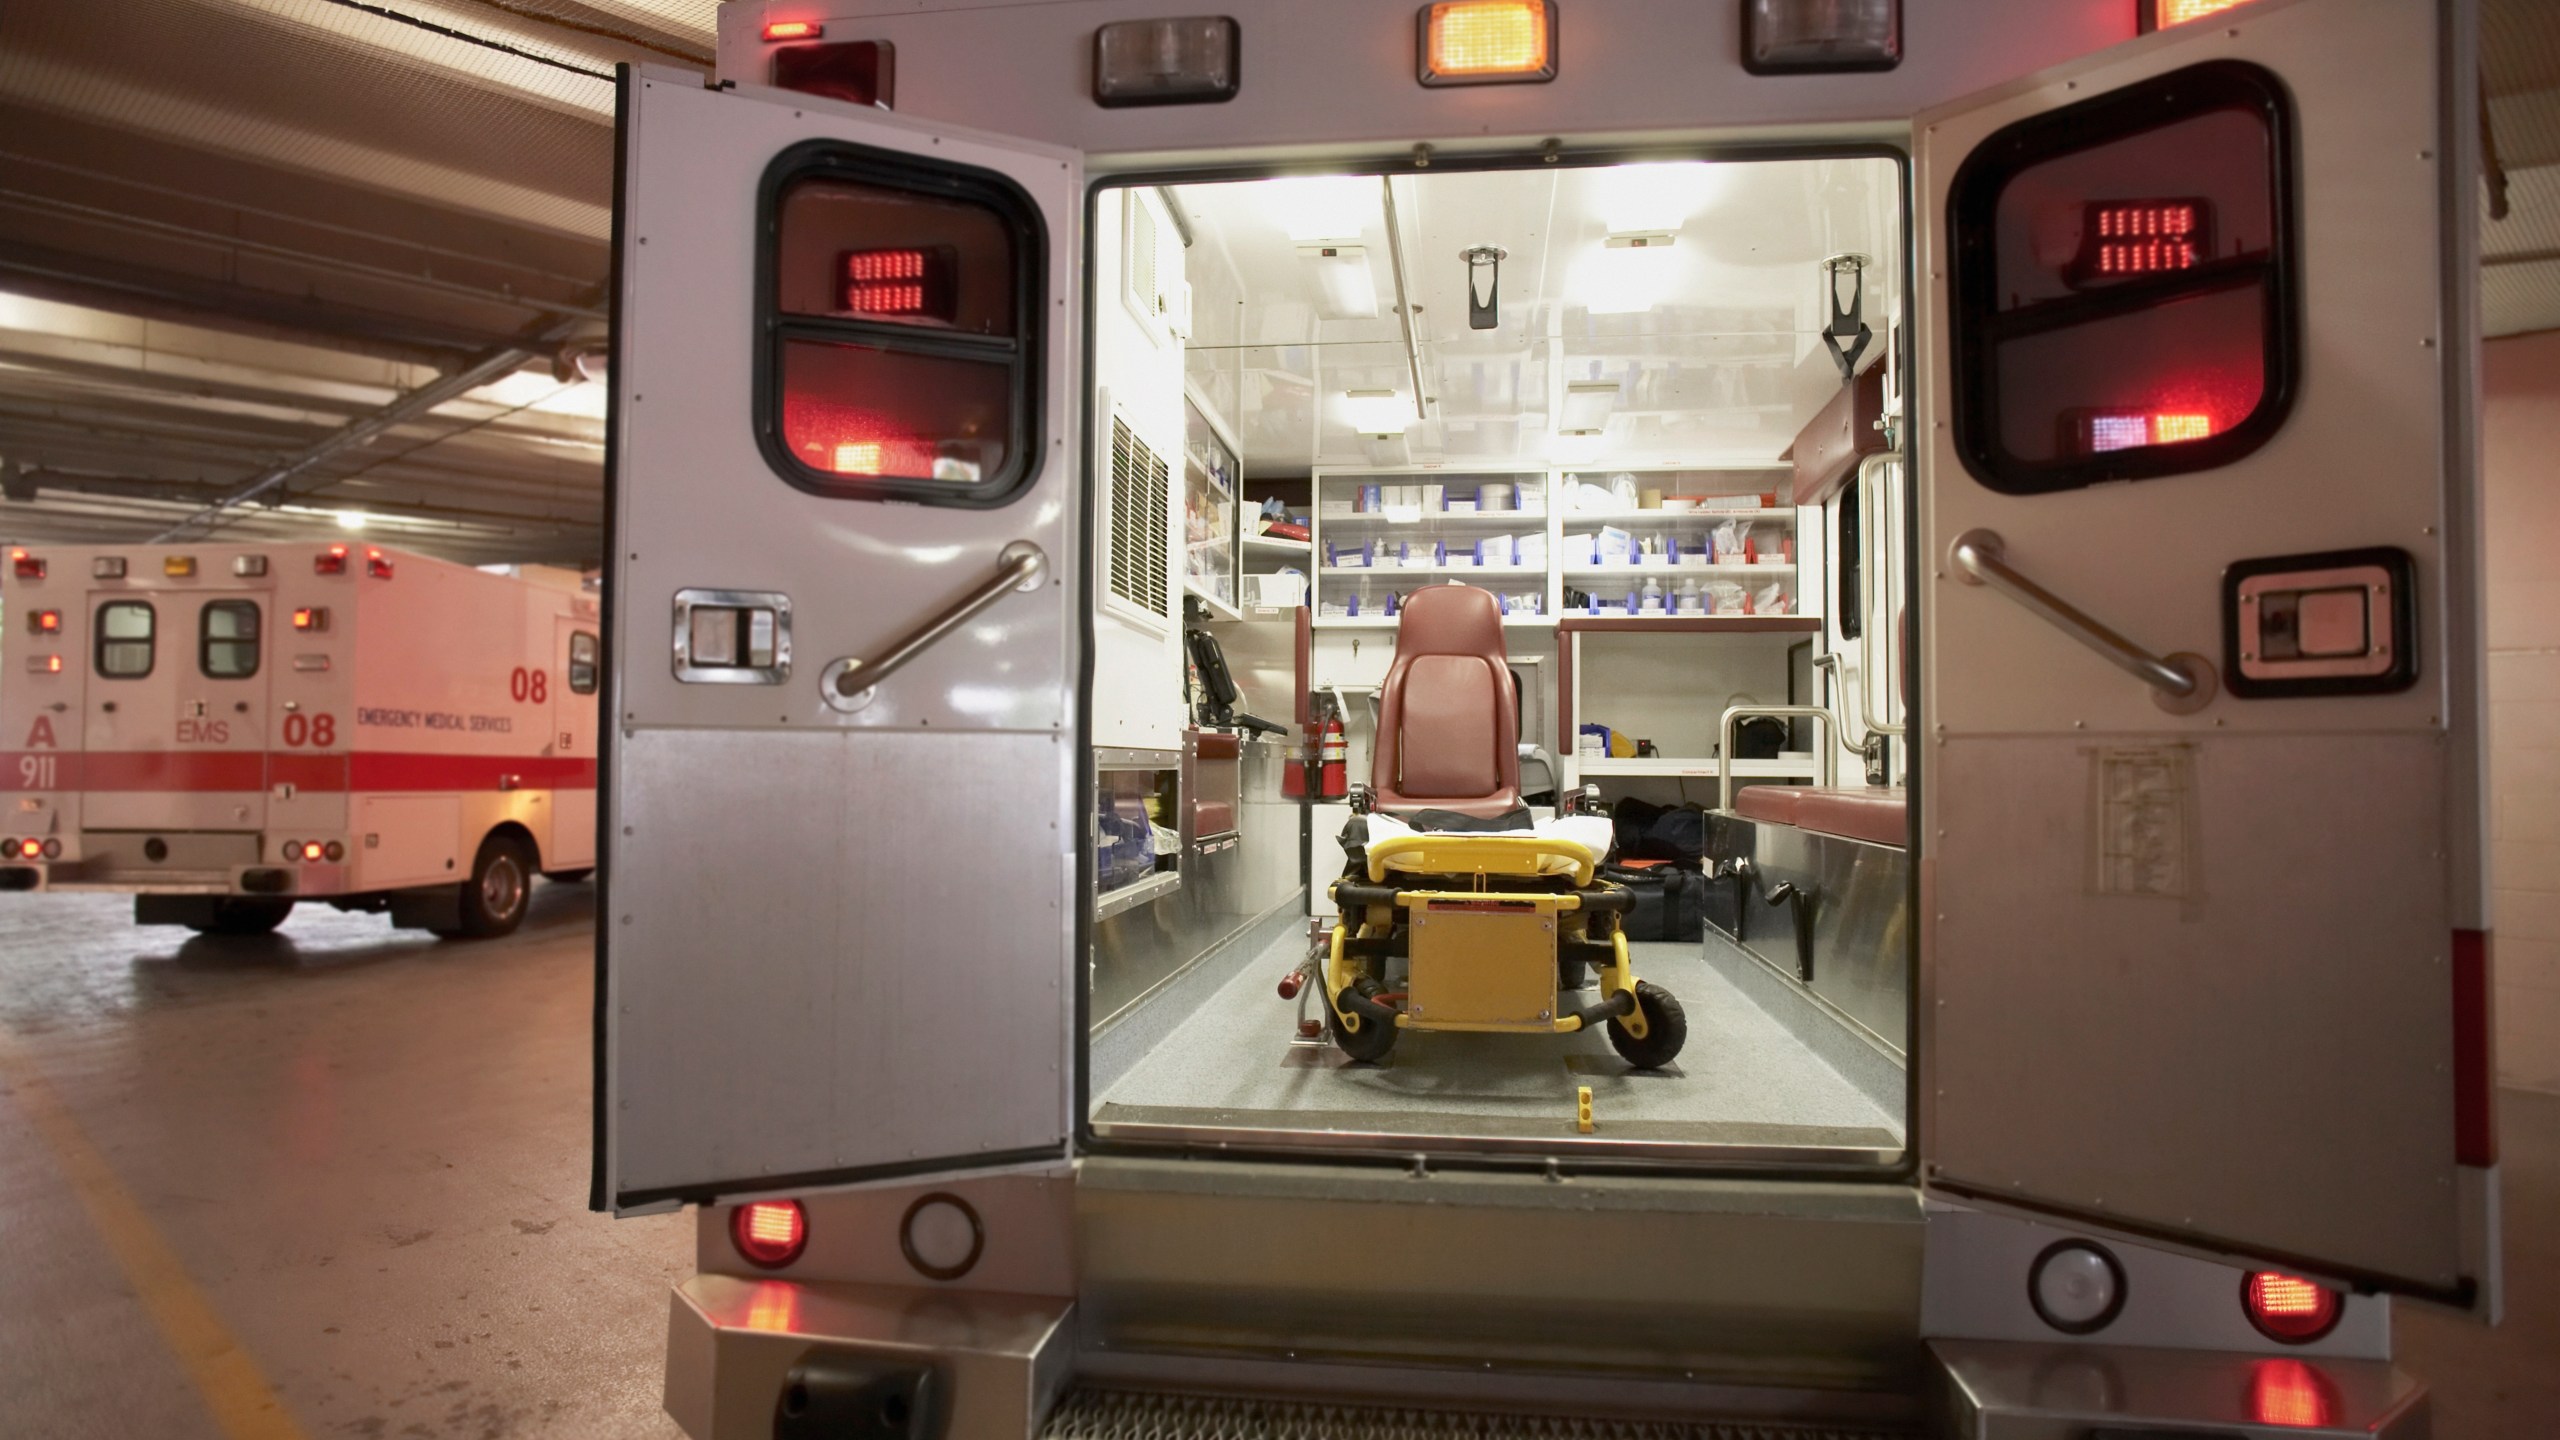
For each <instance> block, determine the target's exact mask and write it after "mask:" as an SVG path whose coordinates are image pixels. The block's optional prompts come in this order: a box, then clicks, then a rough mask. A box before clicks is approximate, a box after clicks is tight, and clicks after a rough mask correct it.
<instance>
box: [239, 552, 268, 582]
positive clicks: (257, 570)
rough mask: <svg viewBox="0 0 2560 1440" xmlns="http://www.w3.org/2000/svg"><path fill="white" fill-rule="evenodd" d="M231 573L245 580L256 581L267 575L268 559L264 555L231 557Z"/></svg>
mask: <svg viewBox="0 0 2560 1440" xmlns="http://www.w3.org/2000/svg"><path fill="white" fill-rule="evenodd" d="M231 573H232V574H234V575H237V576H239V577H241V578H242V579H244V580H249V579H255V578H257V577H258V576H260V575H264V574H266V573H267V557H266V556H264V555H234V556H232V557H231Z"/></svg>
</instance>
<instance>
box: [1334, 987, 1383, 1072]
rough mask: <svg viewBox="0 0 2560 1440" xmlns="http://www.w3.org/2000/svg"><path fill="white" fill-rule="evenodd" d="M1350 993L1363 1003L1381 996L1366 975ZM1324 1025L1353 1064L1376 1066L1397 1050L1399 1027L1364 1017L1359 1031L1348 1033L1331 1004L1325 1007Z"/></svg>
mask: <svg viewBox="0 0 2560 1440" xmlns="http://www.w3.org/2000/svg"><path fill="white" fill-rule="evenodd" d="M1351 992H1352V993H1353V994H1355V995H1358V996H1359V997H1360V998H1361V999H1363V1000H1367V999H1371V998H1374V997H1375V996H1376V995H1377V993H1378V982H1377V981H1375V980H1372V979H1370V978H1369V977H1368V976H1366V975H1362V976H1359V977H1358V978H1356V979H1354V980H1353V981H1352V982H1351ZM1324 1023H1325V1028H1326V1029H1328V1030H1330V1031H1332V1032H1333V1043H1334V1044H1336V1045H1339V1046H1341V1047H1342V1053H1343V1054H1345V1055H1348V1056H1350V1057H1351V1058H1352V1059H1354V1060H1367V1061H1370V1062H1372V1063H1375V1062H1377V1061H1380V1060H1384V1059H1386V1058H1387V1052H1388V1051H1390V1050H1393V1049H1394V1048H1396V1027H1395V1026H1393V1025H1380V1024H1378V1023H1377V1022H1376V1021H1373V1020H1370V1019H1368V1018H1367V1017H1366V1016H1363V1017H1361V1020H1360V1028H1359V1029H1358V1030H1351V1029H1346V1028H1345V1027H1344V1026H1343V1023H1342V1012H1340V1011H1339V1010H1336V1009H1334V1008H1333V1006H1331V1005H1329V1004H1328V1005H1326V1006H1325V1007H1324Z"/></svg>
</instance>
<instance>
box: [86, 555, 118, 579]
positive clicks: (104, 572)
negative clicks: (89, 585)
mask: <svg viewBox="0 0 2560 1440" xmlns="http://www.w3.org/2000/svg"><path fill="white" fill-rule="evenodd" d="M89 578H90V579H92V580H121V579H123V578H124V557H123V556H121V555H101V556H99V557H98V558H96V559H95V560H92V561H90V562H89Z"/></svg>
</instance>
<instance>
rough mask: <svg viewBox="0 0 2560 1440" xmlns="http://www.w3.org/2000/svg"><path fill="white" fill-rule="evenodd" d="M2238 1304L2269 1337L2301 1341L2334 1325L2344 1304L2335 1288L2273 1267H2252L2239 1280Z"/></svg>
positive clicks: (2329, 1329)
mask: <svg viewBox="0 0 2560 1440" xmlns="http://www.w3.org/2000/svg"><path fill="white" fill-rule="evenodd" d="M2240 1308H2241V1309H2242V1310H2244V1311H2246V1312H2248V1316H2249V1323H2250V1324H2252V1325H2254V1326H2256V1327H2258V1333H2259V1334H2261V1335H2264V1336H2266V1337H2267V1338H2268V1339H2270V1340H2281V1341H2283V1342H2284V1343H2285V1344H2288V1345H2301V1344H2306V1343H2308V1342H2310V1341H2313V1340H2317V1339H2319V1338H2320V1337H2321V1336H2323V1335H2326V1334H2328V1333H2329V1332H2330V1331H2331V1330H2334V1329H2336V1328H2337V1325H2338V1317H2339V1315H2340V1314H2341V1313H2342V1312H2343V1311H2344V1309H2345V1306H2344V1305H2343V1304H2342V1303H2341V1302H2340V1300H2339V1299H2338V1292H2337V1291H2335V1290H2332V1289H2330V1288H2328V1287H2327V1286H2325V1285H2314V1284H2313V1283H2311V1282H2310V1281H2308V1280H2304V1279H2301V1278H2299V1277H2297V1276H2293V1275H2286V1274H2282V1273H2280V1272H2278V1271H2274V1270H2252V1271H2250V1272H2249V1274H2248V1278H2246V1279H2244V1280H2243V1281H2241V1282H2240Z"/></svg>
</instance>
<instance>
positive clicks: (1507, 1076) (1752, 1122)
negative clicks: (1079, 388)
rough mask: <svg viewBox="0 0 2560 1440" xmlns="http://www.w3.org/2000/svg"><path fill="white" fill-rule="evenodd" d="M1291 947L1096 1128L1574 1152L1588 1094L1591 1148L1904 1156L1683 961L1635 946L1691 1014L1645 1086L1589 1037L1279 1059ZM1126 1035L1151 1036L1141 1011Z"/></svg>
mask: <svg viewBox="0 0 2560 1440" xmlns="http://www.w3.org/2000/svg"><path fill="white" fill-rule="evenodd" d="M1303 943H1304V942H1303V941H1301V940H1299V939H1298V938H1297V937H1296V936H1290V937H1287V938H1285V939H1283V940H1282V941H1280V942H1279V943H1278V944H1276V945H1275V946H1273V947H1272V949H1271V950H1270V951H1269V952H1267V953H1266V954H1265V955H1264V956H1263V957H1262V958H1261V959H1258V960H1256V961H1255V962H1254V963H1252V964H1250V965H1247V966H1246V967H1245V968H1244V969H1243V970H1242V971H1241V972H1240V973H1238V974H1237V975H1236V976H1235V978H1234V979H1232V980H1230V981H1229V982H1228V983H1227V984H1226V985H1225V986H1224V987H1222V988H1221V989H1220V990H1219V991H1218V992H1217V994H1216V996H1215V997H1214V998H1213V999H1211V1000H1210V1001H1209V1002H1208V1003H1206V1004H1204V1005H1202V1006H1201V1007H1200V1009H1199V1010H1198V1011H1197V1012H1196V1013H1195V1014H1193V1015H1192V1016H1190V1017H1189V1018H1188V1019H1187V1020H1185V1021H1183V1022H1182V1023H1179V1024H1176V1025H1173V1026H1172V1028H1171V1030H1170V1032H1169V1033H1168V1034H1166V1036H1165V1037H1164V1039H1163V1041H1162V1042H1161V1043H1159V1044H1158V1045H1157V1046H1156V1047H1155V1048H1154V1049H1153V1050H1152V1051H1150V1052H1149V1053H1148V1055H1147V1057H1146V1058H1145V1059H1144V1060H1141V1061H1139V1062H1138V1064H1137V1065H1136V1067H1135V1068H1133V1069H1132V1070H1131V1071H1130V1072H1129V1074H1128V1075H1127V1076H1126V1077H1125V1078H1124V1079H1122V1080H1121V1082H1120V1083H1119V1084H1118V1085H1116V1086H1114V1087H1113V1088H1112V1089H1111V1091H1110V1092H1109V1093H1108V1094H1106V1095H1105V1096H1104V1097H1103V1102H1102V1106H1101V1108H1100V1109H1099V1110H1098V1111H1096V1112H1095V1119H1096V1120H1098V1121H1101V1122H1103V1123H1107V1124H1152V1125H1175V1126H1186V1127H1202V1126H1210V1127H1216V1126H1238V1127H1246V1126H1252V1127H1266V1128H1282V1129H1291V1130H1325V1131H1355V1132H1356V1131H1385V1132H1388V1133H1393V1134H1399V1135H1449V1136H1464V1137H1486V1136H1496V1137H1511V1138H1523V1139H1536V1138H1547V1137H1572V1136H1575V1135H1576V1134H1577V1130H1576V1114H1575V1105H1576V1097H1575V1090H1576V1089H1577V1088H1578V1087H1580V1086H1584V1085H1588V1086H1590V1087H1591V1099H1592V1110H1593V1114H1594V1118H1595V1120H1596V1122H1597V1123H1596V1128H1595V1130H1594V1137H1595V1138H1598V1139H1609V1138H1618V1139H1625V1140H1631V1141H1647V1142H1654V1143H1660V1142H1666V1141H1669V1142H1693V1143H1700V1144H1717V1145H1739V1146H1755V1147H1757V1146H1788V1147H1798V1146H1817V1147H1825V1148H1835V1147H1836V1148H1851V1149H1875V1148H1883V1149H1893V1148H1898V1147H1899V1146H1900V1144H1901V1134H1902V1129H1901V1125H1900V1122H1899V1120H1898V1118H1897V1117H1896V1116H1894V1115H1892V1114H1890V1113H1888V1112H1886V1111H1885V1110H1883V1109H1881V1108H1879V1107H1878V1106H1877V1105H1876V1104H1875V1103H1874V1102H1873V1101H1871V1100H1869V1099H1868V1098H1867V1097H1866V1096H1865V1095H1864V1094H1862V1093H1860V1091H1859V1090H1858V1089H1857V1087H1855V1086H1853V1085H1851V1084H1850V1083H1849V1082H1848V1081H1847V1080H1845V1079H1843V1078H1841V1076H1840V1075H1839V1073H1838V1072H1836V1071H1834V1070H1833V1069H1832V1068H1831V1067H1830V1066H1829V1065H1826V1064H1824V1063H1823V1062H1822V1061H1821V1060H1820V1059H1819V1058H1817V1057H1816V1056H1815V1055H1814V1054H1813V1053H1812V1052H1811V1051H1809V1050H1808V1049H1806V1048H1805V1046H1804V1045H1803V1043H1802V1042H1800V1041H1798V1040H1797V1039H1796V1038H1795V1037H1794V1036H1793V1035H1792V1034H1790V1033H1788V1031H1787V1030H1786V1029H1785V1027H1783V1026H1782V1025H1780V1024H1779V1023H1778V1022H1777V1021H1776V1020H1775V1019H1773V1018H1771V1017H1770V1016H1769V1015H1768V1014H1767V1013H1766V1012H1764V1011H1762V1010H1761V1009H1760V1007H1759V1006H1757V1005H1756V1004H1754V1003H1753V1002H1752V1001H1751V1000H1750V999H1749V998H1748V997H1746V996H1745V995H1744V994H1743V993H1742V992H1741V991H1740V990H1738V989H1736V988H1734V986H1733V985H1732V983H1731V982H1729V981H1727V980H1726V979H1724V977H1722V976H1720V975H1718V974H1716V973H1715V972H1714V971H1713V970H1711V969H1709V968H1708V966H1707V964H1706V962H1705V960H1704V959H1703V958H1702V957H1701V956H1700V955H1699V953H1698V947H1697V946H1694V945H1671V944H1647V945H1638V946H1636V947H1634V949H1635V964H1636V973H1637V974H1638V975H1641V976H1642V977H1644V978H1645V979H1647V980H1651V981H1653V982H1654V983H1656V984H1659V985H1662V986H1665V987H1667V988H1668V989H1669V990H1670V991H1671V993H1672V994H1673V995H1674V996H1675V997H1676V998H1678V1000H1679V1001H1680V1003H1681V1006H1682V1008H1683V1009H1685V1010H1686V1011H1687V1013H1688V1017H1689V1043H1688V1046H1687V1048H1686V1049H1684V1050H1683V1051H1682V1052H1681V1054H1680V1058H1679V1060H1678V1061H1677V1062H1676V1063H1675V1064H1674V1065H1672V1066H1671V1067H1668V1068H1666V1069H1664V1070H1662V1071H1659V1072H1652V1073H1647V1072H1643V1071H1638V1070H1634V1069H1631V1068H1630V1067H1629V1066H1628V1065H1627V1063H1626V1062H1625V1061H1623V1060H1621V1059H1619V1058H1618V1054H1617V1052H1616V1051H1614V1050H1612V1049H1610V1048H1609V1042H1608V1039H1607V1037H1606V1036H1605V1035H1603V1034H1602V1033H1600V1032H1599V1031H1596V1030H1595V1031H1585V1032H1582V1033H1579V1034H1573V1035H1559V1036H1538V1035H1469V1034H1434V1033H1431V1032H1429V1031H1406V1032H1405V1033H1404V1034H1403V1035H1402V1036H1400V1037H1399V1038H1398V1039H1397V1041H1396V1046H1395V1049H1394V1050H1393V1051H1392V1052H1390V1054H1389V1055H1388V1057H1387V1060H1386V1061H1385V1063H1383V1064H1377V1065H1368V1064H1359V1063H1355V1062H1353V1061H1351V1060H1349V1059H1348V1058H1347V1057H1345V1056H1344V1055H1343V1054H1342V1052H1341V1051H1340V1050H1338V1049H1336V1048H1334V1046H1333V1045H1332V1044H1331V1043H1330V1042H1328V1043H1326V1044H1324V1045H1321V1046H1305V1045H1293V1044H1292V1043H1291V1037H1292V1036H1293V1035H1294V1033H1295V1031H1296V1026H1297V1010H1296V1007H1295V1006H1293V1005H1292V1004H1291V1003H1290V1002H1288V1001H1285V1000H1282V999H1280V998H1279V997H1278V996H1277V995H1275V994H1274V993H1273V990H1272V986H1273V983H1274V982H1275V981H1276V980H1277V979H1278V977H1279V976H1280V975H1281V973H1282V972H1284V971H1285V970H1287V969H1288V967H1289V964H1290V962H1291V961H1292V960H1293V959H1294V958H1295V957H1296V955H1297V954H1298V953H1299V952H1300V948H1301V946H1302V945H1303ZM1595 993H1596V992H1595ZM1311 1013H1312V1011H1311ZM1138 1023H1144V1024H1161V1023H1164V1022H1163V1021H1162V1020H1161V1019H1160V1018H1159V1017H1157V1016H1155V1015H1151V1014H1150V1015H1142V1016H1140V1017H1138Z"/></svg>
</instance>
